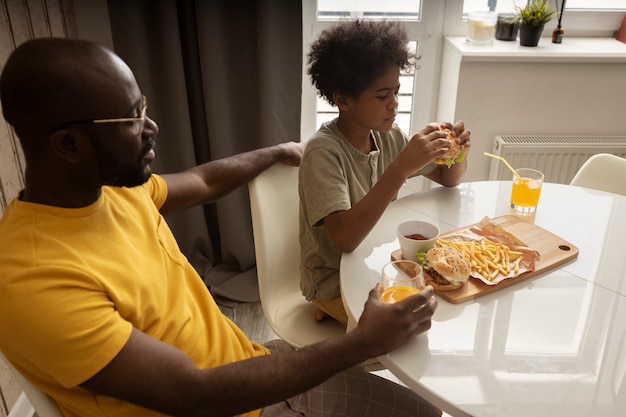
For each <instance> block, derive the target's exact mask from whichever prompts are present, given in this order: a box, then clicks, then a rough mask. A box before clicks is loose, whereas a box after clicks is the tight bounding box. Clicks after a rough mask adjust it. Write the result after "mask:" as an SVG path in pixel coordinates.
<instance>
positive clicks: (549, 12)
mask: <svg viewBox="0 0 626 417" xmlns="http://www.w3.org/2000/svg"><path fill="white" fill-rule="evenodd" d="M515 10H516V12H517V13H516V19H515V20H516V21H517V22H518V23H519V35H520V38H519V41H520V45H522V46H537V44H539V38H540V37H541V33H542V32H543V27H544V25H545V24H546V23H547V22H549V21H550V20H552V19H554V17H555V15H556V9H554V8H552V7H551V6H550V4H549V2H548V0H528V1H527V2H526V6H524V7H519V6H515Z"/></svg>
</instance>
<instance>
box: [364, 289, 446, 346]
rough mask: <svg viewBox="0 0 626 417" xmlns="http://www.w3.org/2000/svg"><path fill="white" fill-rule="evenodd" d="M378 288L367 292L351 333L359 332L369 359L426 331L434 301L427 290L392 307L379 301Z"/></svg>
mask: <svg viewBox="0 0 626 417" xmlns="http://www.w3.org/2000/svg"><path fill="white" fill-rule="evenodd" d="M381 292H382V286H381V285H380V284H377V285H376V287H375V288H374V289H373V290H371V291H370V293H369V297H368V299H367V301H366V303H365V309H364V310H363V314H362V315H361V318H360V319H359V324H358V326H357V328H356V329H355V330H354V331H358V332H361V334H362V337H363V339H364V340H363V342H364V344H365V345H366V346H368V348H369V349H371V357H376V356H380V355H384V354H386V353H389V352H391V351H393V350H395V349H397V348H399V347H400V346H403V345H404V344H406V343H408V342H409V340H411V338H413V337H414V336H415V335H417V334H420V333H423V332H425V331H427V330H428V329H430V326H431V319H432V316H433V314H434V312H435V310H436V309H437V299H436V298H435V297H434V292H433V289H432V287H431V286H429V285H427V286H426V288H425V289H423V290H422V291H420V292H419V293H418V294H415V295H412V296H409V297H407V298H405V299H404V300H402V301H399V302H397V303H393V304H387V303H383V302H382V301H381V300H380V294H381Z"/></svg>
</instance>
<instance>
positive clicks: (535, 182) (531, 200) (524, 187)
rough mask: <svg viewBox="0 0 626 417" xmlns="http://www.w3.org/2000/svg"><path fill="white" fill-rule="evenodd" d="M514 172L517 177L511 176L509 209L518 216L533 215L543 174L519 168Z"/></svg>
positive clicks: (534, 170) (537, 202)
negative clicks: (511, 186)
mask: <svg viewBox="0 0 626 417" xmlns="http://www.w3.org/2000/svg"><path fill="white" fill-rule="evenodd" d="M516 171H517V173H518V174H519V177H517V176H515V175H514V176H513V188H512V189H511V208H512V209H513V210H515V211H516V212H517V213H520V214H531V213H534V212H535V210H537V205H538V204H539V194H541V187H542V185H543V173H542V172H540V171H537V170H536V169H530V168H520V169H517V170H516Z"/></svg>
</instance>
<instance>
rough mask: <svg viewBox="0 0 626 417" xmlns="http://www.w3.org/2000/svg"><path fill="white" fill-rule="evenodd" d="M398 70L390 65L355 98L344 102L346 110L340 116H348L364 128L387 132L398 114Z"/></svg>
mask: <svg viewBox="0 0 626 417" xmlns="http://www.w3.org/2000/svg"><path fill="white" fill-rule="evenodd" d="M399 90H400V69H399V68H398V67H397V66H395V65H392V66H390V67H389V69H388V70H387V72H386V73H385V74H384V75H383V76H381V77H379V78H377V79H376V80H375V81H374V82H373V83H372V85H370V86H369V87H368V88H366V89H365V90H364V91H363V92H362V93H361V94H359V95H358V96H357V97H351V98H348V99H347V100H346V103H347V104H348V106H347V108H346V109H345V110H347V111H343V112H342V116H348V117H349V118H350V119H352V122H353V123H356V124H358V125H360V126H362V127H364V128H367V129H373V130H377V131H379V132H388V131H389V130H391V127H392V125H393V122H394V121H395V118H396V114H397V112H398V91H399Z"/></svg>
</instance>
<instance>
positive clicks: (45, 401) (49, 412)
mask: <svg viewBox="0 0 626 417" xmlns="http://www.w3.org/2000/svg"><path fill="white" fill-rule="evenodd" d="M0 359H2V360H3V361H4V362H5V363H6V365H7V367H8V368H9V369H10V370H11V372H12V373H13V375H14V376H15V379H17V382H18V383H19V384H20V386H21V387H22V389H23V390H24V393H25V394H26V397H28V401H30V403H31V404H32V405H33V407H34V408H35V411H37V416H38V417H63V414H61V410H59V407H58V406H57V403H56V402H55V401H54V400H53V399H52V398H51V397H50V396H48V394H46V393H44V392H43V391H41V390H40V389H39V388H37V387H36V386H34V385H33V384H32V383H31V382H30V381H29V380H27V379H26V378H24V376H22V374H21V373H20V372H19V371H18V370H17V369H15V367H14V366H13V364H12V363H11V362H9V360H8V359H7V358H6V357H5V356H4V353H2V352H0ZM11 416H13V414H11ZM16 417H18V416H16Z"/></svg>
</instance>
